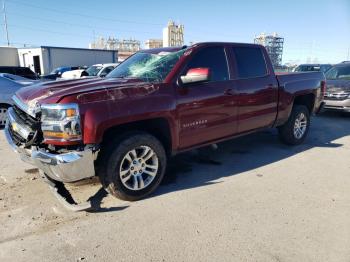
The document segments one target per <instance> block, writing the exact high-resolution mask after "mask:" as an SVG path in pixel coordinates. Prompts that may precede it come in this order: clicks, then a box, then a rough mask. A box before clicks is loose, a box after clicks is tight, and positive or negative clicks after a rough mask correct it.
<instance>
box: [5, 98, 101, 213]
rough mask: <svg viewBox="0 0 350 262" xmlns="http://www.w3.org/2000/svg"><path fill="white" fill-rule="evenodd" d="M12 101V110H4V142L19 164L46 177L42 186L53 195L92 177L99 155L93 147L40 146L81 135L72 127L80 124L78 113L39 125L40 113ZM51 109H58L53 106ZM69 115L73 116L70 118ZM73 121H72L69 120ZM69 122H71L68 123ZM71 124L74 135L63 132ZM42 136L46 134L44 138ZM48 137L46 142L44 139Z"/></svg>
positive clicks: (40, 120)
mask: <svg viewBox="0 0 350 262" xmlns="http://www.w3.org/2000/svg"><path fill="white" fill-rule="evenodd" d="M13 100H14V102H15V103H14V106H13V107H12V108H10V109H9V110H8V122H7V125H6V128H5V136H6V139H7V141H8V143H9V144H10V146H11V147H12V149H13V150H14V151H15V152H17V153H18V154H19V155H20V158H21V159H22V160H23V161H25V162H27V163H29V164H32V165H34V166H36V167H37V168H39V169H40V171H41V173H42V174H43V175H44V177H46V182H48V184H49V185H50V187H51V188H52V189H54V190H53V191H56V193H59V192H60V191H61V192H62V190H59V189H58V187H57V186H56V185H60V187H62V185H63V183H62V182H75V181H79V180H82V179H85V178H89V177H93V176H95V166H94V162H95V160H96V158H97V154H98V151H99V149H98V147H97V146H96V145H85V146H82V145H80V144H77V145H71V146H53V145H48V144H46V143H44V141H46V139H53V136H59V138H60V139H61V140H60V141H63V140H65V139H70V137H73V138H74V139H77V138H79V136H81V133H80V132H79V130H78V128H77V127H76V126H78V125H79V124H80V119H79V115H78V114H79V113H78V110H76V112H75V113H74V112H73V111H72V110H70V112H69V111H68V113H69V114H70V115H67V117H65V116H64V115H63V114H62V115H60V117H61V118H62V119H58V120H55V119H49V120H50V121H46V122H45V123H43V121H42V120H43V116H42V111H41V109H39V108H36V110H35V111H34V110H30V109H29V108H28V107H27V106H26V105H25V104H24V103H22V102H21V101H20V100H19V98H17V97H14V99H13ZM55 107H56V108H58V107H57V105H56V106H55ZM55 113H57V112H54V113H53V115H55ZM73 114H77V115H75V116H73ZM51 117H53V116H51ZM74 117H75V119H73V118H74ZM46 118H48V116H46ZM72 119H73V120H74V122H73V121H71V120H72ZM76 119H78V121H79V123H78V122H77V121H76ZM44 120H45V119H44ZM48 123H49V124H51V123H52V125H51V126H49V125H48ZM72 123H73V124H74V127H73V128H74V132H72V131H71V130H70V129H69V128H67V125H73V124H72ZM43 130H44V131H43ZM45 132H47V133H48V134H46V137H45ZM48 135H49V136H50V137H49V138H47V136H48ZM63 186H64V185H63ZM63 191H64V190H63ZM62 198H63V199H65V200H66V201H68V200H69V199H70V198H71V197H69V196H67V195H66V196H62ZM68 202H71V203H69V204H70V205H73V208H71V209H73V210H85V209H88V208H89V206H88V205H87V204H86V203H84V204H83V206H81V207H79V206H78V205H77V204H76V203H75V201H68Z"/></svg>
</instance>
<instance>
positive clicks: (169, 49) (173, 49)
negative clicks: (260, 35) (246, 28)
mask: <svg viewBox="0 0 350 262" xmlns="http://www.w3.org/2000/svg"><path fill="white" fill-rule="evenodd" d="M203 45H207V46H212V45H238V46H239V45H242V46H251V47H262V45H259V44H247V43H235V42H200V43H196V44H193V45H191V46H186V45H184V46H176V47H161V48H152V49H143V50H141V51H140V52H143V53H151V54H159V53H161V52H176V51H179V50H181V49H186V48H190V47H196V46H203Z"/></svg>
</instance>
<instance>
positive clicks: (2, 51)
mask: <svg viewBox="0 0 350 262" xmlns="http://www.w3.org/2000/svg"><path fill="white" fill-rule="evenodd" d="M0 66H19V59H18V51H17V48H15V47H7V46H6V47H0Z"/></svg>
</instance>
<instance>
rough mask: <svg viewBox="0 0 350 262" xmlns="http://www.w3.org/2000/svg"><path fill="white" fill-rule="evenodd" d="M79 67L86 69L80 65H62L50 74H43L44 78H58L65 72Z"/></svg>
mask: <svg viewBox="0 0 350 262" xmlns="http://www.w3.org/2000/svg"><path fill="white" fill-rule="evenodd" d="M77 69H84V68H83V67H80V66H62V67H58V68H56V69H54V70H53V71H52V72H51V73H50V74H48V75H42V76H41V78H42V79H50V80H56V79H57V78H60V77H61V76H62V74H63V73H64V72H67V71H71V70H77Z"/></svg>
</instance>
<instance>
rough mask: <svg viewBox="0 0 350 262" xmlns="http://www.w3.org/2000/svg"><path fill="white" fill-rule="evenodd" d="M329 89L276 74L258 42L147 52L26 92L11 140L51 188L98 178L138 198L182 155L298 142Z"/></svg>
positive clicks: (14, 112) (317, 81)
mask: <svg viewBox="0 0 350 262" xmlns="http://www.w3.org/2000/svg"><path fill="white" fill-rule="evenodd" d="M325 87H326V84H325V79H324V75H323V73H320V72H313V73H292V74H281V75H275V73H274V70H273V67H272V65H271V62H270V59H269V57H268V54H267V52H266V50H265V49H264V48H263V47H262V46H259V45H253V44H236V43H199V44H195V45H193V46H190V47H186V46H185V47H182V48H162V49H151V50H143V51H140V52H138V53H136V54H134V55H133V56H131V57H130V58H128V59H127V60H126V61H124V62H123V63H122V64H121V65H119V66H118V67H117V68H116V69H115V70H114V71H112V72H111V73H110V74H109V75H108V76H107V77H106V78H104V79H91V78H89V79H79V80H68V81H57V82H50V83H40V84H37V85H34V86H31V87H26V88H23V89H21V90H20V91H19V92H17V94H16V95H15V96H14V97H13V100H14V106H13V107H12V108H11V109H9V110H8V117H9V121H8V124H7V127H6V129H5V134H6V137H7V140H8V142H9V143H10V145H11V146H12V147H13V148H14V150H15V151H16V152H18V153H19V154H20V157H21V158H22V160H24V161H26V162H29V163H32V164H34V165H35V166H37V167H38V168H39V169H40V170H41V173H42V174H43V176H44V177H46V180H47V181H48V182H49V183H50V184H51V185H56V186H57V184H58V183H60V184H61V185H62V184H63V183H62V182H74V181H78V180H81V179H85V178H89V177H92V176H98V177H99V178H100V181H101V183H102V185H103V186H104V187H105V189H106V190H107V191H108V192H109V193H110V194H112V195H113V196H116V197H118V198H120V199H124V200H138V199H141V198H143V197H145V196H146V195H148V194H150V193H151V192H152V191H154V190H155V189H156V188H157V187H158V185H159V184H160V182H161V180H162V178H163V176H164V174H165V170H166V166H167V160H168V159H169V156H171V155H174V154H176V153H179V152H182V151H186V150H191V149H193V148H196V147H202V146H206V145H210V144H214V143H217V142H220V141H223V140H227V139H231V138H234V137H238V136H241V135H244V134H249V133H252V132H256V131H258V130H262V129H265V128H271V127H277V128H278V130H279V134H280V138H281V140H282V141H283V142H285V143H287V144H290V145H297V144H300V143H302V142H303V141H304V139H305V137H306V135H307V133H308V131H309V126H310V115H311V114H313V113H317V112H318V111H319V109H320V108H321V106H322V104H323V96H324V91H325ZM58 191H60V190H58Z"/></svg>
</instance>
